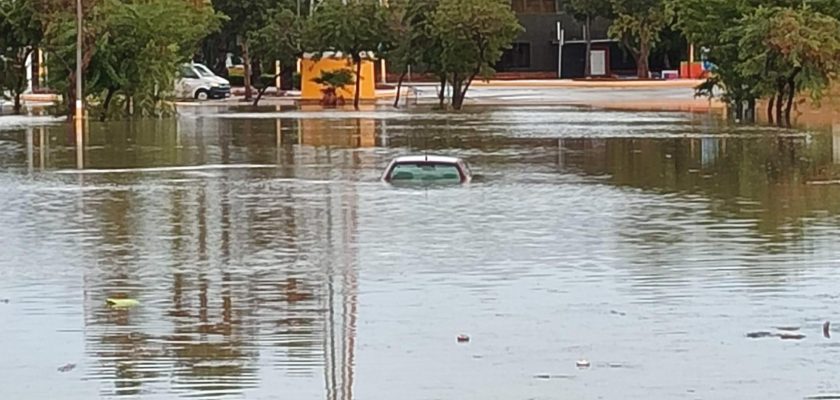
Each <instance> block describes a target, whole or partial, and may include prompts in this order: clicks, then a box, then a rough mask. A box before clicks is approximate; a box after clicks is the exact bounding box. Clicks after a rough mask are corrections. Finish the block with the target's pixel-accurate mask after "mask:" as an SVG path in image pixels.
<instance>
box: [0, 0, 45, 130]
mask: <svg viewBox="0 0 840 400" xmlns="http://www.w3.org/2000/svg"><path fill="white" fill-rule="evenodd" d="M42 37H43V30H42V27H41V23H40V21H39V20H38V18H37V12H36V10H35V7H34V4H33V1H32V0H5V1H3V2H0V97H2V96H3V95H4V93H5V92H6V91H7V90H8V91H9V92H10V98H11V100H12V101H13V104H14V106H13V110H14V112H15V113H16V114H19V113H20V112H21V108H22V103H21V95H22V94H23V92H24V91H25V90H26V89H27V84H26V59H27V58H28V57H29V56H30V55H31V54H32V52H33V50H34V49H35V48H36V46H38V45H39V43H40V42H41V39H42Z"/></svg>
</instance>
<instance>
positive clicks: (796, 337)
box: [776, 333, 805, 340]
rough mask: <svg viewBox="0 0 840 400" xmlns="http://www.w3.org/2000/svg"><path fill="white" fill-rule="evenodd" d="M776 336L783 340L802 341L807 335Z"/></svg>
mask: <svg viewBox="0 0 840 400" xmlns="http://www.w3.org/2000/svg"><path fill="white" fill-rule="evenodd" d="M776 336H778V337H779V338H780V339H782V340H802V339H805V335H803V334H801V333H780V334H778V335H776Z"/></svg>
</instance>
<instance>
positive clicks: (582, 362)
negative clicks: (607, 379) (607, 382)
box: [575, 360, 592, 368]
mask: <svg viewBox="0 0 840 400" xmlns="http://www.w3.org/2000/svg"><path fill="white" fill-rule="evenodd" d="M575 365H576V366H577V367H578V368H589V367H590V366H591V365H592V364H590V363H589V360H577V362H576V363H575Z"/></svg>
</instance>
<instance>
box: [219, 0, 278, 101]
mask: <svg viewBox="0 0 840 400" xmlns="http://www.w3.org/2000/svg"><path fill="white" fill-rule="evenodd" d="M285 3H286V0H213V7H214V8H215V9H216V10H218V11H220V12H221V13H223V14H224V15H226V16H227V17H228V19H227V21H226V22H225V23H224V24H223V26H222V28H221V33H222V35H221V37H220V38H217V39H218V40H221V41H222V43H221V44H222V45H223V46H224V47H226V48H227V47H228V46H229V45H230V43H231V42H234V43H235V44H236V46H237V47H239V49H240V51H241V52H242V63H243V64H244V66H245V75H244V85H245V100H246V101H251V100H252V96H253V93H252V88H251V57H250V55H251V54H250V46H249V45H250V40H249V37H250V34H251V32H254V31H257V30H259V29H260V28H262V27H263V26H265V25H266V17H267V16H268V15H269V14H268V13H267V11H269V10H275V9H279V8H281V5H284V4H285Z"/></svg>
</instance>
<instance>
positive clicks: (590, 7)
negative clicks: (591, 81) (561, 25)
mask: <svg viewBox="0 0 840 400" xmlns="http://www.w3.org/2000/svg"><path fill="white" fill-rule="evenodd" d="M565 5H566V11H567V12H568V13H569V14H571V15H573V16H574V17H575V19H576V20H578V22H580V23H582V24H583V40H584V41H585V42H586V60H584V76H586V77H587V78H588V77H590V76H592V21H593V20H594V19H596V18H598V17H604V18H609V17H610V16H611V14H612V3H611V2H610V0H569V1H567V2H566V3H565Z"/></svg>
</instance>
